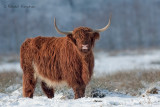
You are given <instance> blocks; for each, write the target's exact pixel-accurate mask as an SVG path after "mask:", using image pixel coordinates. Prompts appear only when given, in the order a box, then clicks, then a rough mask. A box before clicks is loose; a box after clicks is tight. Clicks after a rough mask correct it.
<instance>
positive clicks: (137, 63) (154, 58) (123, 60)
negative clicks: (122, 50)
mask: <svg viewBox="0 0 160 107" xmlns="http://www.w3.org/2000/svg"><path fill="white" fill-rule="evenodd" d="M133 69H160V51H148V52H147V51H146V53H143V54H140V55H139V54H134V55H130V54H127V55H123V54H119V55H116V56H110V55H109V54H107V53H105V52H99V53H96V54H95V68H94V71H95V74H96V75H97V74H102V73H115V72H118V71H127V70H128V71H130V70H133ZM3 71H17V72H22V70H21V68H20V64H19V62H13V63H1V64H0V72H3Z"/></svg>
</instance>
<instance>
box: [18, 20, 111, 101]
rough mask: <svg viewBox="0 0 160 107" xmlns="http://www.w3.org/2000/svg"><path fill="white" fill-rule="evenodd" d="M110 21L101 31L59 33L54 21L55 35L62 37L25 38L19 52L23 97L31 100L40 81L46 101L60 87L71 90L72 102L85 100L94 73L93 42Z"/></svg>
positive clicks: (87, 30)
mask: <svg viewBox="0 0 160 107" xmlns="http://www.w3.org/2000/svg"><path fill="white" fill-rule="evenodd" d="M110 19H111V18H110ZM110 19H109V22H108V24H107V25H106V26H105V27H104V28H102V29H97V30H92V29H91V28H88V27H78V28H75V29H74V30H73V31H68V32H63V31H61V30H59V29H58V27H57V25H56V20H54V25H55V28H56V30H57V32H58V33H60V34H64V35H66V36H65V37H41V36H38V37H35V38H29V39H26V40H25V42H24V43H23V44H22V45H21V49H20V62H21V68H22V70H23V96H24V97H30V98H32V97H33V93H34V89H35V85H36V82H37V79H39V80H40V81H41V87H42V90H43V91H44V93H45V94H46V95H47V97H48V98H53V97H54V88H56V87H59V86H62V85H67V86H69V87H71V88H72V89H73V91H74V93H75V99H77V98H81V97H84V94H85V88H86V85H87V84H88V82H89V81H90V79H91V76H92V74H93V67H94V56H93V52H92V49H93V47H94V43H95V40H96V39H99V32H103V31H105V30H106V29H107V28H108V27H109V26H110Z"/></svg>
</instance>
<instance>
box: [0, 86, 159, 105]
mask: <svg viewBox="0 0 160 107" xmlns="http://www.w3.org/2000/svg"><path fill="white" fill-rule="evenodd" d="M21 93H22V92H21V88H20V89H17V90H16V91H14V92H12V93H11V94H3V93H0V107H113V106H116V107H132V106H133V107H144V106H146V107H159V106H160V94H156V95H146V96H144V97H142V96H140V97H133V96H127V95H123V94H118V93H112V92H108V91H104V92H103V93H105V94H106V96H105V97H104V98H86V97H85V98H81V99H77V100H74V99H68V98H66V97H65V96H64V95H63V94H56V95H55V97H54V98H53V99H48V98H47V97H45V96H35V97H34V98H33V99H30V98H23V97H22V95H21Z"/></svg>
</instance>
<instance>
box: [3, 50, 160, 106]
mask: <svg viewBox="0 0 160 107" xmlns="http://www.w3.org/2000/svg"><path fill="white" fill-rule="evenodd" d="M133 69H160V51H151V52H146V53H144V54H118V55H116V56H111V55H109V54H107V53H104V52H99V53H97V54H95V68H94V70H95V75H97V74H100V73H101V74H103V73H115V72H118V71H127V70H128V71H130V70H133ZM3 71H8V72H9V71H17V72H22V71H21V68H20V64H19V62H13V63H3V62H1V63H0V72H3ZM17 87H18V88H17ZM19 87H20V88H19ZM7 92H8V94H7ZM102 93H103V94H105V97H104V98H91V97H88V98H87V97H85V98H81V99H77V100H74V99H73V91H71V93H70V96H71V97H70V98H71V99H70V98H69V97H67V96H65V94H62V93H56V94H55V97H54V98H53V99H48V98H47V97H46V96H34V98H33V99H29V98H23V97H22V86H20V84H15V85H14V84H13V86H10V87H8V88H7V89H6V93H0V107H39V106H40V107H61V106H62V107H108V106H109V107H112V106H117V107H131V106H134V107H141V106H147V107H148V106H153V107H156V106H157V107H159V106H160V92H158V94H145V93H144V96H139V97H133V96H130V95H124V94H120V93H117V92H109V91H107V90H102Z"/></svg>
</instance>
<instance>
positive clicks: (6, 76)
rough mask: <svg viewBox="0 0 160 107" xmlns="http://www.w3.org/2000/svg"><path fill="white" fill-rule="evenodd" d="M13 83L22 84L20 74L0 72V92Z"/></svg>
mask: <svg viewBox="0 0 160 107" xmlns="http://www.w3.org/2000/svg"><path fill="white" fill-rule="evenodd" d="M13 84H22V74H20V73H17V72H3V73H0V92H5V89H6V88H7V87H9V86H11V85H13Z"/></svg>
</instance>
